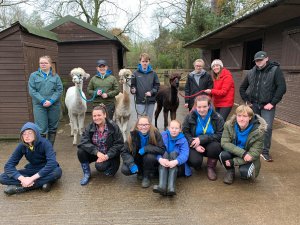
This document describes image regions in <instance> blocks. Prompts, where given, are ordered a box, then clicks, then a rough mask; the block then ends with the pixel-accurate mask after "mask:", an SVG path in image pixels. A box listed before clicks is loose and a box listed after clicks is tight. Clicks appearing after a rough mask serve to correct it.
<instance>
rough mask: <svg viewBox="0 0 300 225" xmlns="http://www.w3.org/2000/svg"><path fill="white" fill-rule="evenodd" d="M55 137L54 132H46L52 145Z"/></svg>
mask: <svg viewBox="0 0 300 225" xmlns="http://www.w3.org/2000/svg"><path fill="white" fill-rule="evenodd" d="M55 137H56V133H55V132H53V133H48V140H49V141H50V142H51V144H52V146H54V142H55Z"/></svg>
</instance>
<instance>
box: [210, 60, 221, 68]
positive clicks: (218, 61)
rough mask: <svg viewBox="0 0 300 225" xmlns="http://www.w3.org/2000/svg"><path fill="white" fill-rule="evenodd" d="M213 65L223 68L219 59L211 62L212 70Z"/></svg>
mask: <svg viewBox="0 0 300 225" xmlns="http://www.w3.org/2000/svg"><path fill="white" fill-rule="evenodd" d="M214 65H220V66H221V67H223V63H222V61H221V60H220V59H215V60H214V61H212V63H211V68H213V66H214Z"/></svg>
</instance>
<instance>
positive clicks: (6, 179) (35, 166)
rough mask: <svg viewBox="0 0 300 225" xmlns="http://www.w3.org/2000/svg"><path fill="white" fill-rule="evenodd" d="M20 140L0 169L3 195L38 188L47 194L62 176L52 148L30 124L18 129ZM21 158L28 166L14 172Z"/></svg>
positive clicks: (36, 127)
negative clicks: (3, 186) (52, 184)
mask: <svg viewBox="0 0 300 225" xmlns="http://www.w3.org/2000/svg"><path fill="white" fill-rule="evenodd" d="M20 139H21V143H19V145H18V146H17V148H16V149H15V151H14V152H13V154H12V155H11V157H10V158H9V160H8V161H7V163H6V164H5V166H4V173H2V174H0V183H1V184H4V185H8V186H7V187H6V188H5V190H4V193H6V194H8V195H12V194H16V193H21V192H25V191H28V190H32V189H36V188H39V187H42V189H43V190H44V191H46V192H47V191H50V188H51V183H53V182H54V181H56V180H58V179H59V178H60V177H61V174H62V170H61V168H60V167H59V164H58V163H57V161H56V156H55V152H54V150H53V147H52V144H51V143H50V142H49V141H48V140H47V139H46V138H43V137H42V136H41V135H40V132H39V128H38V126H37V125H35V124H34V123H31V122H28V123H26V124H25V125H24V126H23V127H22V129H21V133H20ZM23 156H25V158H26V159H27V160H28V162H29V163H28V164H27V165H26V166H25V168H24V169H22V170H17V169H16V166H17V165H18V164H19V162H20V160H21V159H22V157H23Z"/></svg>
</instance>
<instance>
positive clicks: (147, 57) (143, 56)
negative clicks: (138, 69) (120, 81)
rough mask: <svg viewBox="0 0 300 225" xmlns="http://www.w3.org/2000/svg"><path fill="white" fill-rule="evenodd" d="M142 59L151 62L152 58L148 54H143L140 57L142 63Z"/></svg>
mask: <svg viewBox="0 0 300 225" xmlns="http://www.w3.org/2000/svg"><path fill="white" fill-rule="evenodd" d="M142 58H144V59H145V60H149V61H150V56H149V55H148V54H147V53H142V54H141V55H140V61H141V60H142Z"/></svg>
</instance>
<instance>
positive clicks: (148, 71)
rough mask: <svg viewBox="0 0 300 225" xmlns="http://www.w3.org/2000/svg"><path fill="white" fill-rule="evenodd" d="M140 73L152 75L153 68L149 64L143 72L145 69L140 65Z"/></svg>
mask: <svg viewBox="0 0 300 225" xmlns="http://www.w3.org/2000/svg"><path fill="white" fill-rule="evenodd" d="M138 71H140V72H141V73H144V74H147V73H150V72H151V71H152V66H151V65H150V64H149V65H148V67H147V69H146V70H143V67H142V65H141V64H139V65H138Z"/></svg>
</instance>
